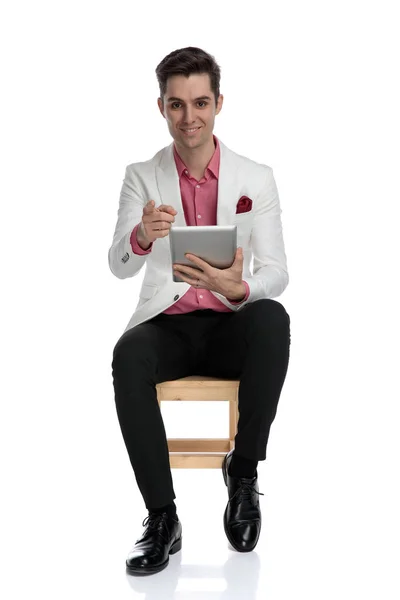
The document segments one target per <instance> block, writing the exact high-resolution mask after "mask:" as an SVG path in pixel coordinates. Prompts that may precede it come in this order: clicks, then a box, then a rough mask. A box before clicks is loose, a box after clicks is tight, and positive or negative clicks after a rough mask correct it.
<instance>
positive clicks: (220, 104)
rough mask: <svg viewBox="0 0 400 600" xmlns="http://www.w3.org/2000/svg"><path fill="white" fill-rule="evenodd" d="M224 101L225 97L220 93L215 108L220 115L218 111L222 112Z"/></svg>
mask: <svg viewBox="0 0 400 600" xmlns="http://www.w3.org/2000/svg"><path fill="white" fill-rule="evenodd" d="M223 102H224V97H223V95H222V94H220V95H219V96H218V100H217V106H216V108H215V114H216V115H218V113H219V112H220V110H221V108H222V104H223Z"/></svg>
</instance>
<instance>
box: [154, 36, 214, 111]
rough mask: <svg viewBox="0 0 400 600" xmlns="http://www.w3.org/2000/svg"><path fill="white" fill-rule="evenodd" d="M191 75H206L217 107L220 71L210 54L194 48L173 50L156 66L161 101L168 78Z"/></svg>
mask: <svg viewBox="0 0 400 600" xmlns="http://www.w3.org/2000/svg"><path fill="white" fill-rule="evenodd" d="M192 73H197V74H203V73H208V75H209V77H210V87H211V90H212V91H213V93H214V96H215V105H217V100H218V97H219V82H220V79H221V69H220V67H219V65H218V64H217V63H216V61H215V58H214V57H213V56H211V54H208V53H207V52H205V51H204V50H202V49H201V48H195V47H193V46H188V47H187V48H179V49H178V50H174V51H173V52H171V53H170V54H168V55H167V56H166V57H165V58H163V59H162V61H161V62H160V64H159V65H158V66H157V68H156V75H157V80H158V84H159V86H160V97H161V100H162V101H164V94H165V93H166V91H167V81H168V78H169V77H172V76H173V75H185V76H186V77H189V75H191V74H192Z"/></svg>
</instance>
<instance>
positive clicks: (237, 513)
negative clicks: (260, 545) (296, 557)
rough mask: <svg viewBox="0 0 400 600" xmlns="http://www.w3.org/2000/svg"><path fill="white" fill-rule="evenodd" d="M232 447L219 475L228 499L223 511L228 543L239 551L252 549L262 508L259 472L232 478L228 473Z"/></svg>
mask: <svg viewBox="0 0 400 600" xmlns="http://www.w3.org/2000/svg"><path fill="white" fill-rule="evenodd" d="M232 454H233V450H231V451H230V452H228V454H227V455H226V456H225V458H224V461H223V463H222V474H223V476H224V481H225V485H226V486H227V488H228V496H229V501H228V504H227V506H226V509H225V513H224V529H225V533H226V537H227V538H228V540H229V542H230V543H231V544H232V546H233V547H234V548H235V550H238V551H239V552H250V551H251V550H254V548H255V547H256V544H257V542H258V538H259V537H260V532H261V510H260V503H259V498H258V496H259V495H261V496H264V494H262V493H261V492H259V491H258V481H257V478H258V473H257V469H256V474H255V476H254V477H251V478H247V477H232V476H231V475H229V474H228V469H229V465H230V463H231V461H232Z"/></svg>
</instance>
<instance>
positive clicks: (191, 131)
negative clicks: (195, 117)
mask: <svg viewBox="0 0 400 600" xmlns="http://www.w3.org/2000/svg"><path fill="white" fill-rule="evenodd" d="M199 129H201V127H194V128H192V129H181V131H183V133H184V134H186V135H194V134H195V133H196V131H198V130H199Z"/></svg>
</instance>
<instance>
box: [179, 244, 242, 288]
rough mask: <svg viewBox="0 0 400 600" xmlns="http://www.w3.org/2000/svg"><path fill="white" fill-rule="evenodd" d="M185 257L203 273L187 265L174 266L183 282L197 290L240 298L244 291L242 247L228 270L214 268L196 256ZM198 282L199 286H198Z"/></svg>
mask: <svg viewBox="0 0 400 600" xmlns="http://www.w3.org/2000/svg"><path fill="white" fill-rule="evenodd" d="M185 257H186V258H188V259H189V260H191V261H192V262H193V263H195V264H196V265H197V266H198V267H200V269H201V271H199V270H198V269H194V268H193V267H189V266H187V265H174V273H175V274H176V275H177V276H178V277H180V278H181V279H182V281H186V283H190V284H191V285H192V286H193V287H196V289H205V290H210V291H213V292H217V293H218V294H221V295H222V296H225V297H226V298H233V297H235V296H240V290H243V286H244V284H243V283H242V273H243V250H242V248H241V247H239V248H238V249H237V250H236V254H235V260H234V262H233V264H232V266H231V267H229V268H228V269H217V268H216V267H212V266H211V265H210V264H208V262H206V261H205V260H203V259H201V258H199V257H198V256H196V255H195V254H185ZM197 282H198V285H196V284H197ZM244 295H245V293H244V294H243V296H244Z"/></svg>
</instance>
